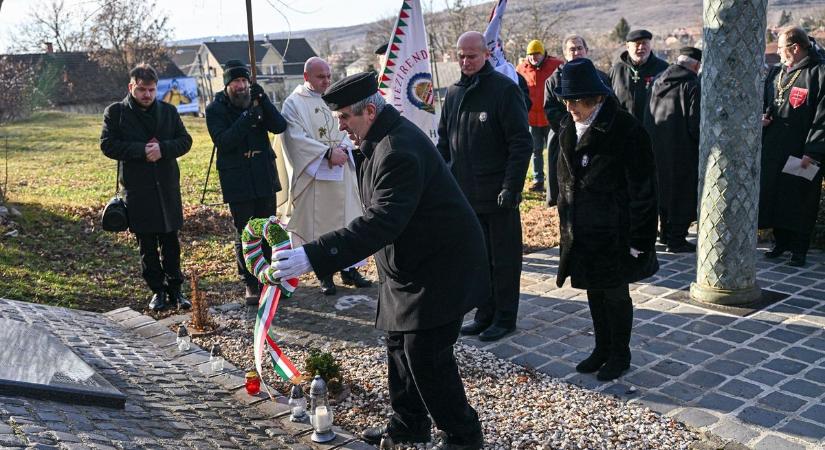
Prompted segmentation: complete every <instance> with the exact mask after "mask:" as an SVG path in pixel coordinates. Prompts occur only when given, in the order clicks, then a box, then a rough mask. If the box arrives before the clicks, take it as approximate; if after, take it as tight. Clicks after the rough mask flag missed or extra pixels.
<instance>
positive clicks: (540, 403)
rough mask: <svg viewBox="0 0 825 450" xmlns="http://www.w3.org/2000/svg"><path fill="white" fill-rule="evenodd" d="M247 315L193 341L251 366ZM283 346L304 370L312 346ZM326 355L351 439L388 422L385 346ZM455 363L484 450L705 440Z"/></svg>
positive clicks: (492, 359) (611, 406)
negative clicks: (341, 389) (339, 385)
mask: <svg viewBox="0 0 825 450" xmlns="http://www.w3.org/2000/svg"><path fill="white" fill-rule="evenodd" d="M245 315H246V311H245V310H244V309H239V310H233V311H223V312H222V311H217V312H216V313H215V314H213V316H212V317H213V319H214V320H216V321H217V322H218V323H219V324H221V325H223V326H224V328H223V330H224V331H223V332H222V333H221V334H220V335H217V336H210V337H205V338H196V339H195V340H194V341H195V342H196V343H197V344H198V345H200V346H201V347H202V348H207V349H208V348H209V347H210V346H211V345H212V344H213V343H216V342H217V343H220V344H221V348H222V350H223V353H224V355H225V357H226V358H227V359H228V360H229V361H230V362H232V363H233V364H234V365H235V366H237V367H252V366H253V365H254V364H253V359H252V339H251V336H252V329H253V327H254V322H253V321H250V320H247V319H246V318H245ZM279 345H281V348H282V349H283V351H284V352H285V353H286V354H287V355H288V356H289V357H290V359H292V360H293V362H295V364H296V366H298V368H299V370H300V369H303V361H304V360H305V358H306V356H307V352H308V350H309V348H308V347H304V346H301V345H296V344H294V343H290V342H289V341H288V340H284V341H283V342H279ZM322 349H323V350H325V351H329V352H332V353H333V355H335V356H336V358H337V360H338V361H339V362H340V363H341V365H342V367H343V370H342V374H343V377H344V379H345V383H346V384H347V385H348V386H349V389H350V395H349V397H347V398H345V399H343V401H341V402H340V403H338V404H337V405H336V406H335V419H334V420H335V423H336V424H337V425H339V426H341V427H343V428H345V429H347V430H348V431H349V432H351V433H354V434H357V433H359V432H360V431H362V430H363V429H364V428H365V427H367V426H373V425H378V424H381V423H383V422H384V421H385V420H386V418H387V417H388V416H389V414H390V409H389V404H388V392H387V384H386V368H385V367H386V354H385V352H384V348H383V347H382V346H381V344H380V342H375V343H374V344H373V343H367V344H364V343H350V342H344V341H338V340H330V342H329V343H328V344H326V345H325V346H323V347H322ZM456 358H457V359H458V364H459V367H460V368H461V370H462V377H463V379H464V383H465V387H466V389H467V395H468V397H469V400H470V403H471V404H472V405H473V406H474V407H475V408H476V410H477V411H478V413H479V416H480V418H481V422H482V425H483V427H484V436H485V443H486V445H485V448H490V449H512V448H518V449H537V448H547V449H668V450H672V449H687V448H689V446H690V444H691V443H693V442H694V441H697V440H699V439H700V436H699V435H698V434H697V433H696V432H695V431H692V430H689V429H688V428H686V427H685V426H684V425H683V424H681V423H679V422H677V421H675V420H673V419H670V418H666V417H663V416H661V415H659V414H657V413H655V412H653V411H651V410H650V409H648V408H645V407H642V406H640V405H637V404H626V403H624V402H622V401H621V400H619V399H617V398H615V397H613V396H608V395H604V394H600V393H596V392H591V391H588V390H585V389H582V388H579V387H577V386H574V385H570V384H566V383H562V382H559V381H557V380H555V379H553V378H551V377H549V376H547V375H545V374H541V373H537V372H535V371H531V370H529V369H525V368H524V367H521V366H518V365H515V364H512V363H510V362H506V361H502V360H500V359H498V358H497V357H496V356H494V355H493V354H491V353H488V352H484V351H481V350H479V349H477V348H475V347H471V346H468V345H463V344H458V345H457V346H456ZM264 380H265V381H266V382H267V383H268V384H270V386H274V387H275V388H276V389H278V390H279V391H280V392H288V390H287V388H288V386H287V385H286V384H285V383H284V382H282V381H281V380H280V379H276V378H275V375H274V373H273V372H272V371H271V370H265V373H264ZM412 448H414V447H412ZM419 448H421V449H423V448H425V447H424V446H420V447H419Z"/></svg>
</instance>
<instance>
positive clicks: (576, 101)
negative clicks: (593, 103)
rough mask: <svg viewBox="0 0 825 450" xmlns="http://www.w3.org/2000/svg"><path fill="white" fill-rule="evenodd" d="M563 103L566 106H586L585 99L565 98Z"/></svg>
mask: <svg viewBox="0 0 825 450" xmlns="http://www.w3.org/2000/svg"><path fill="white" fill-rule="evenodd" d="M561 101H562V103H564V104H565V105H580V104H584V99H583V98H563V99H561Z"/></svg>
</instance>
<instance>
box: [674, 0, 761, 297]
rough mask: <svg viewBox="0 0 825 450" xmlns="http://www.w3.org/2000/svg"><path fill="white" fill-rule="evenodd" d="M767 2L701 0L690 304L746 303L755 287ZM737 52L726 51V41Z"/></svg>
mask: <svg viewBox="0 0 825 450" xmlns="http://www.w3.org/2000/svg"><path fill="white" fill-rule="evenodd" d="M767 3H768V1H767V0H704V39H705V49H704V53H703V55H702V63H703V64H702V119H701V125H700V128H701V135H700V137H699V152H700V155H699V161H700V162H699V198H700V199H701V207H700V209H699V245H698V248H697V253H696V282H695V283H693V284H691V286H690V295H691V297H693V299H695V300H698V301H702V302H707V303H715V304H721V305H736V304H745V303H750V302H752V301H754V300H757V299H758V298H759V297H760V295H761V290H760V288H759V286H757V285H756V225H757V209H758V206H759V183H758V182H756V181H754V180H757V181H758V180H759V158H760V152H759V151H758V149H760V148H761V146H762V142H761V136H762V130H761V122H760V118H761V112H762V96H763V86H762V81H761V76H760V74H761V72H762V65H763V63H764V60H765V56H764V54H765V28H766V24H767V19H766V9H767ZM734 42H735V43H736V51H735V52H732V51H730V48H731V47H730V46H731V44H732V43H734Z"/></svg>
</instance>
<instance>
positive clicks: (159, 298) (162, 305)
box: [149, 291, 169, 311]
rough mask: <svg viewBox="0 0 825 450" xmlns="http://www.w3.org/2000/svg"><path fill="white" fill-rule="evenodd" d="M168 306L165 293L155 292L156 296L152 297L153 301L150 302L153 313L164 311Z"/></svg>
mask: <svg viewBox="0 0 825 450" xmlns="http://www.w3.org/2000/svg"><path fill="white" fill-rule="evenodd" d="M168 306H169V303H168V302H167V300H166V292H165V291H158V292H155V295H153V296H152V300H150V301H149V309H151V310H152V311H162V310H164V309H166V308H167V307H168Z"/></svg>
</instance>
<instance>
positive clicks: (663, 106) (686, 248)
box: [644, 47, 702, 253]
mask: <svg viewBox="0 0 825 450" xmlns="http://www.w3.org/2000/svg"><path fill="white" fill-rule="evenodd" d="M701 61H702V51H701V50H699V49H697V48H694V47H683V48H682V49H681V50H679V56H678V57H677V58H676V63H675V64H672V65H670V67H668V68H667V69H665V71H664V72H662V73H661V74H660V75H659V76H658V77H657V78H656V81H654V82H653V86H652V88H651V92H650V102H649V110H648V111H647V112H646V113H645V120H644V125H645V128H646V129H647V132H648V134H649V135H650V139H651V143H652V144H653V154H654V155H655V156H656V177H657V181H658V187H659V189H658V191H657V192H658V194H659V236H660V238H659V240H660V241H661V242H662V243H663V244H666V245H667V251H669V252H672V253H691V252H695V251H696V245H695V244H693V243H691V242H688V241H687V240H686V239H685V238H686V237H687V234H688V227H690V224H691V223H692V222H693V221H695V220H696V207H697V202H698V197H697V185H698V183H699V111H700V109H699V100H700V98H701V94H700V90H699V76H698V75H697V74H698V73H699V68H700V67H701V65H702V63H701Z"/></svg>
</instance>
